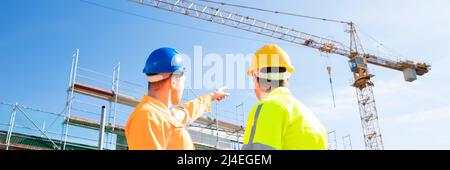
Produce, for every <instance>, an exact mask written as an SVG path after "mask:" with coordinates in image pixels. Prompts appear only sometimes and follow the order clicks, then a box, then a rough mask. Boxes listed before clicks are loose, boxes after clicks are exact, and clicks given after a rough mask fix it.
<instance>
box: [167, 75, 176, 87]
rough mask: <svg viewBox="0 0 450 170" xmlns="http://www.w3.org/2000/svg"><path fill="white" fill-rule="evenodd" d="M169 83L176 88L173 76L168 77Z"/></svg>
mask: <svg viewBox="0 0 450 170" xmlns="http://www.w3.org/2000/svg"><path fill="white" fill-rule="evenodd" d="M169 81H170V85H171V86H172V88H174V89H175V88H176V87H177V81H176V80H175V78H174V77H170V80H169Z"/></svg>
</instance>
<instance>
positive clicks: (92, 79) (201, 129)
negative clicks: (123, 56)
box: [61, 49, 244, 150]
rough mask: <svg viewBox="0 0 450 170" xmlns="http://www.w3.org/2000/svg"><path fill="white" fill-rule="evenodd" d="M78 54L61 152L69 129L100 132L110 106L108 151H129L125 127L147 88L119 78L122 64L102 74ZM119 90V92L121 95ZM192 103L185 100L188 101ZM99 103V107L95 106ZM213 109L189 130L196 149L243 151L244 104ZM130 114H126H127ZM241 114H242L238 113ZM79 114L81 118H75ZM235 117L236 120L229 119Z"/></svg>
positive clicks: (70, 82)
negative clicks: (82, 63)
mask: <svg viewBox="0 0 450 170" xmlns="http://www.w3.org/2000/svg"><path fill="white" fill-rule="evenodd" d="M79 54H80V53H79V50H78V49H77V50H76V51H75V52H74V54H73V55H72V65H71V72H70V79H69V88H68V89H67V101H66V112H65V120H64V125H65V126H64V135H63V136H64V137H63V138H62V139H61V140H62V141H63V146H62V149H63V150H64V149H65V147H66V143H67V141H68V139H67V138H68V136H69V134H70V130H69V129H70V127H71V126H74V127H82V128H88V129H92V130H99V127H100V122H99V121H98V120H99V118H100V113H99V110H100V108H101V106H102V105H104V104H105V103H104V102H107V104H108V105H109V107H108V109H107V110H108V111H107V113H108V115H107V120H106V129H105V134H106V135H107V137H106V140H105V142H106V145H105V146H106V148H105V149H126V148H127V146H126V140H125V137H124V127H123V125H124V124H125V123H126V119H127V117H128V114H129V113H131V111H132V109H133V108H134V107H135V106H136V105H137V104H138V103H139V101H140V100H139V99H140V97H142V96H143V95H144V94H145V92H146V88H145V86H143V85H140V84H139V83H132V82H129V81H125V80H122V79H119V78H120V68H121V66H120V63H119V64H118V65H116V66H115V67H114V68H113V72H112V76H110V75H107V74H104V73H100V72H97V71H94V70H91V69H88V68H85V67H82V66H80V65H79V64H78V60H79ZM119 89H120V92H119ZM186 91H187V93H188V94H187V95H186V96H188V97H187V98H189V96H191V98H192V99H193V98H196V97H198V95H197V94H196V93H195V92H194V90H193V89H186ZM187 100H189V99H186V98H185V99H183V101H187ZM95 101H97V103H96V102H95ZM219 108H220V104H219V103H215V104H214V105H213V108H212V110H213V113H207V114H204V116H202V117H200V118H198V119H197V120H196V121H195V122H193V123H192V124H191V125H190V126H189V127H188V130H189V132H190V134H191V137H192V139H193V141H194V143H196V144H197V145H196V146H199V145H203V146H208V147H212V148H215V149H240V147H241V146H242V141H243V140H242V136H243V132H244V109H243V103H241V104H238V105H236V108H235V111H230V110H226V109H222V108H220V109H219ZM121 109H124V110H127V111H124V110H121ZM238 110H240V111H238ZM75 112H77V113H78V114H75ZM232 114H235V116H229V115H232Z"/></svg>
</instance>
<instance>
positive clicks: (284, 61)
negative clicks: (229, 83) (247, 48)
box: [247, 44, 294, 76]
mask: <svg viewBox="0 0 450 170" xmlns="http://www.w3.org/2000/svg"><path fill="white" fill-rule="evenodd" d="M264 67H284V68H286V71H287V72H288V73H292V72H294V66H292V64H291V60H290V59H289V56H288V55H287V54H286V52H284V50H283V49H281V48H280V47H279V46H278V45H275V44H266V45H264V46H263V47H262V48H260V49H259V50H258V51H256V53H255V55H254V56H253V58H252V61H251V65H250V68H248V71H247V74H248V75H249V76H251V75H252V72H253V71H255V70H258V71H259V70H260V69H261V68H264Z"/></svg>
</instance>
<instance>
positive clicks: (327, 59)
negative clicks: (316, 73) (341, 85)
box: [320, 52, 336, 108]
mask: <svg viewBox="0 0 450 170" xmlns="http://www.w3.org/2000/svg"><path fill="white" fill-rule="evenodd" d="M320 55H321V56H324V57H325V58H326V65H327V67H326V68H327V73H328V77H329V79H330V89H331V97H332V99H333V107H334V108H336V100H335V98H334V88H333V79H332V76H331V65H330V58H329V56H328V53H325V54H323V53H322V52H320Z"/></svg>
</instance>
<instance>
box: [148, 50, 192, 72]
mask: <svg viewBox="0 0 450 170" xmlns="http://www.w3.org/2000/svg"><path fill="white" fill-rule="evenodd" d="M182 62H183V59H182V57H181V55H180V53H179V52H178V51H177V50H175V49H173V48H166V47H164V48H159V49H156V50H155V51H153V52H152V53H151V54H150V56H148V58H147V62H145V68H144V70H143V72H144V73H145V74H159V73H174V72H184V67H183V64H182Z"/></svg>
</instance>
